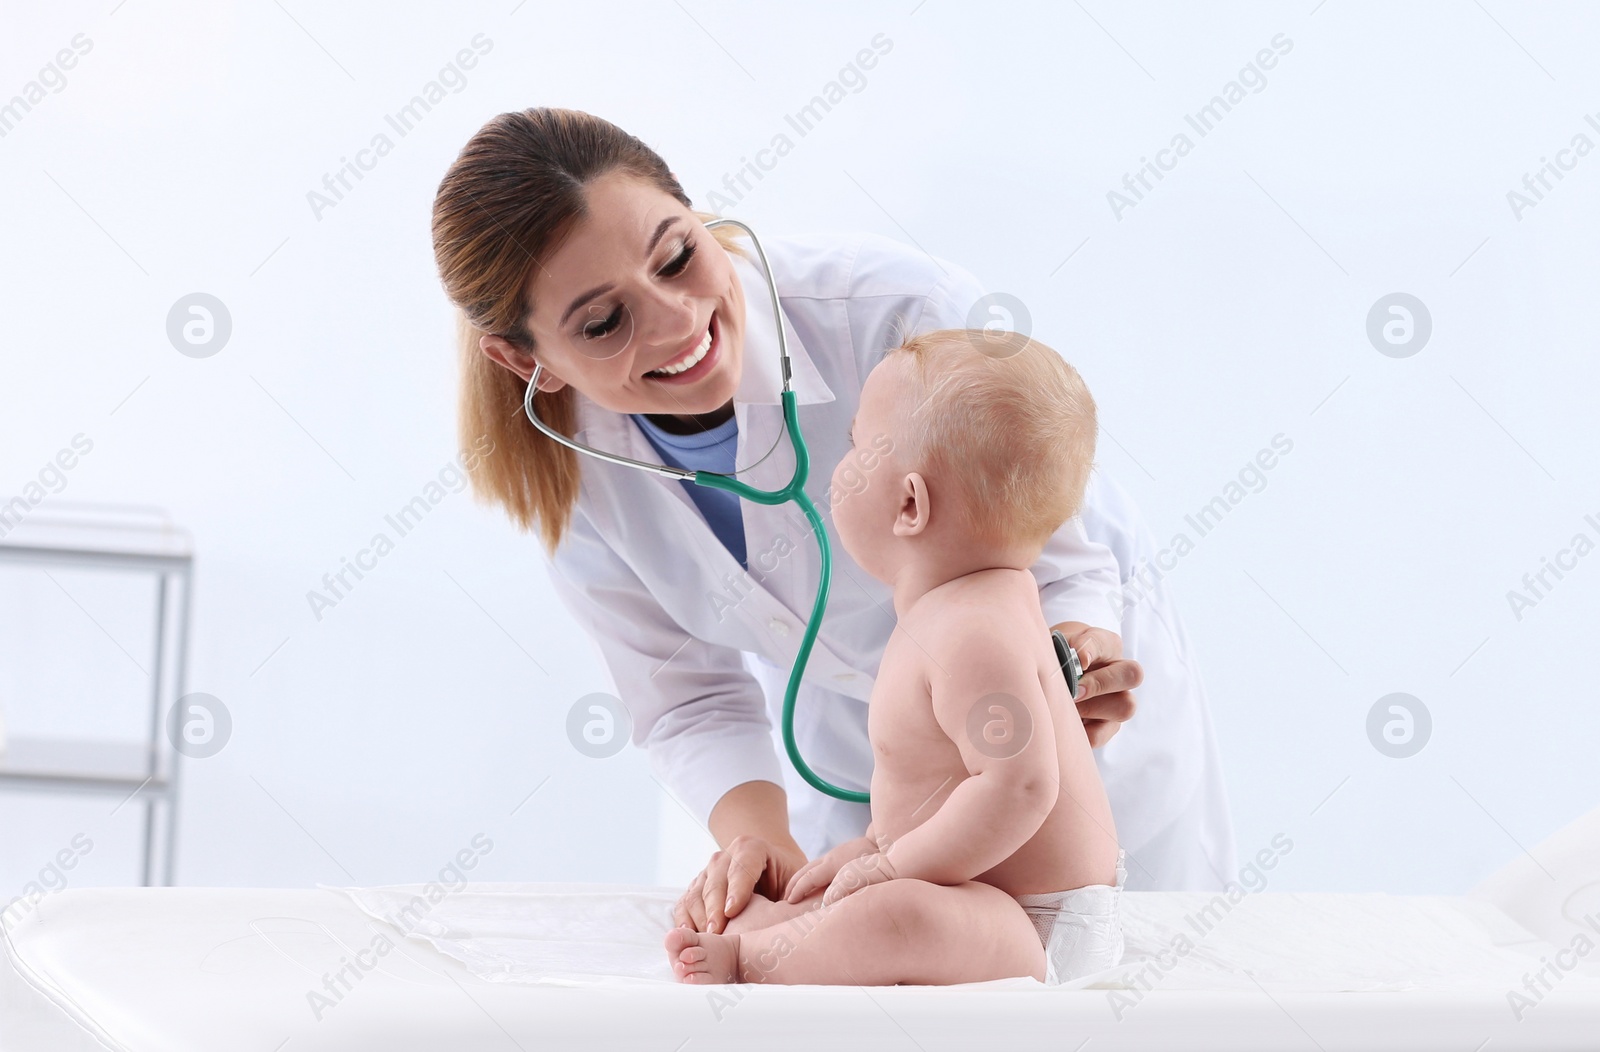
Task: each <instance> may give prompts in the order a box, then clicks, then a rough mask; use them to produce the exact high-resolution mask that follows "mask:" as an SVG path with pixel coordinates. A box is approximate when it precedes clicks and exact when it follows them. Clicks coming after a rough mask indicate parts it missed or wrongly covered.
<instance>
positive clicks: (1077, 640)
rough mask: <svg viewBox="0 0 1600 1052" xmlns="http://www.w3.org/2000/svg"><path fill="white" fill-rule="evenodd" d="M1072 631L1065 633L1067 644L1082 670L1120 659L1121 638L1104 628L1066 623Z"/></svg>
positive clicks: (1072, 622) (1073, 622)
mask: <svg viewBox="0 0 1600 1052" xmlns="http://www.w3.org/2000/svg"><path fill="white" fill-rule="evenodd" d="M1067 624H1068V625H1071V626H1072V627H1073V628H1074V631H1070V632H1066V633H1065V634H1066V637H1067V642H1068V643H1070V644H1072V649H1073V650H1076V651H1077V652H1078V661H1079V662H1080V663H1081V664H1082V665H1083V667H1084V668H1086V669H1089V668H1094V667H1095V666H1096V665H1099V664H1103V663H1105V662H1110V661H1119V660H1121V658H1122V637H1121V636H1119V635H1117V634H1116V633H1115V632H1109V631H1107V630H1106V629H1104V628H1090V627H1089V626H1088V625H1085V624H1082V623H1080V622H1076V621H1069V622H1067Z"/></svg>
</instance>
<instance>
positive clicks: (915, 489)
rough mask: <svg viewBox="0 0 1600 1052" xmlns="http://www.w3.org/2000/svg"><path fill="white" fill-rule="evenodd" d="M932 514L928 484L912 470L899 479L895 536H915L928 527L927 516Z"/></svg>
mask: <svg viewBox="0 0 1600 1052" xmlns="http://www.w3.org/2000/svg"><path fill="white" fill-rule="evenodd" d="M932 514H933V502H932V500H931V499H930V498H929V496H928V484H927V483H926V482H925V481H923V478H922V475H921V474H920V473H919V472H916V471H912V472H909V473H907V475H906V477H905V478H903V479H901V480H900V510H899V511H898V512H896V513H895V517H894V535H895V536H896V537H915V536H916V535H917V534H919V533H921V532H922V531H923V530H925V529H927V528H928V517H929V516H930V515H932Z"/></svg>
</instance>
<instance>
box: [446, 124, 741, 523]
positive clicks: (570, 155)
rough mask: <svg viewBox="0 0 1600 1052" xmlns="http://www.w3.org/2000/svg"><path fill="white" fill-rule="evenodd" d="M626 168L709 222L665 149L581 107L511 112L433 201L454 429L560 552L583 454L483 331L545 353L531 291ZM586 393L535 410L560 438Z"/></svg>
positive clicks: (497, 498) (545, 398) (494, 484)
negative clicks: (532, 324)
mask: <svg viewBox="0 0 1600 1052" xmlns="http://www.w3.org/2000/svg"><path fill="white" fill-rule="evenodd" d="M613 171H622V172H626V173H628V174H630V175H632V176H635V177H636V178H638V179H641V180H643V181H644V182H646V183H648V184H650V185H651V186H654V187H655V188H657V189H659V190H661V191H662V192H663V193H665V194H668V195H670V196H672V197H673V198H674V199H676V200H677V201H678V202H679V203H680V204H682V205H683V206H684V207H685V208H688V209H689V210H690V211H691V212H692V213H693V215H694V216H695V218H697V219H699V220H700V221H701V222H702V223H705V222H709V221H711V220H713V219H715V218H717V217H716V216H715V215H713V214H711V213H709V212H701V211H696V210H695V209H694V208H693V207H692V206H691V202H690V199H689V196H688V195H687V194H685V193H684V192H683V187H682V186H681V185H679V183H678V180H677V178H676V177H675V176H674V175H673V174H672V172H671V170H670V169H668V167H667V163H666V162H665V161H664V160H662V159H661V156H660V155H659V154H657V153H656V152H655V150H653V149H651V148H650V147H649V146H648V145H646V144H645V143H644V142H643V141H641V140H640V139H638V138H636V137H635V136H632V135H629V134H628V133H627V132H625V131H623V130H622V129H621V128H618V127H617V126H616V125H614V124H612V123H610V122H609V121H606V120H602V119H601V118H599V117H596V116H593V115H592V114H588V113H584V112H582V111H580V110H567V109H556V108H552V107H536V108H530V109H526V110H519V111H515V112H510V113H502V114H500V115H499V116H497V117H495V118H494V119H492V120H490V121H489V122H488V123H487V124H485V125H484V126H483V127H482V128H480V129H479V130H478V132H477V133H476V134H475V135H473V136H472V138H471V139H469V140H468V141H467V144H466V145H465V146H463V147H462V148H461V152H460V154H459V155H458V156H457V157H456V159H455V161H454V162H453V163H452V164H451V165H450V167H449V169H448V170H447V171H446V172H445V174H444V178H443V179H441V180H440V182H439V190H438V193H437V194H436V195H435V196H434V202H433V254H434V260H435V262H436V263H437V264H438V268H439V280H440V283H441V284H442V285H443V286H444V291H445V295H446V296H447V297H448V298H449V299H450V302H451V303H453V304H455V306H456V344H457V354H458V355H459V359H460V379H461V388H460V393H459V401H458V406H457V422H456V432H457V438H458V439H459V441H460V442H461V444H462V446H463V447H464V448H465V447H468V446H472V447H476V448H481V446H480V445H479V444H480V443H481V442H482V441H483V438H484V436H487V437H488V438H489V440H490V441H491V442H492V443H493V445H492V446H490V448H491V449H493V450H494V455H493V456H487V457H480V458H478V459H477V460H476V461H475V462H471V461H469V462H468V475H469V477H470V478H471V480H472V491H473V495H474V496H475V497H476V499H477V500H479V501H480V502H483V503H488V504H499V505H501V506H503V507H504V508H505V510H506V513H507V514H508V515H509V516H510V517H511V519H512V521H513V522H515V523H516V525H517V527H518V528H519V529H521V530H523V531H527V532H532V531H533V529H534V528H535V527H537V528H538V530H539V533H540V536H541V538H542V540H543V541H544V545H545V548H546V550H548V551H549V552H551V553H552V554H553V553H554V552H555V550H556V548H557V547H558V546H559V545H560V543H561V538H562V535H563V534H564V533H565V532H566V529H567V527H568V525H570V523H571V521H572V509H573V506H574V505H575V504H576V503H577V500H578V484H579V475H578V454H577V453H574V452H573V451H572V450H570V449H568V448H566V447H565V446H563V445H561V444H560V443H559V442H555V441H553V440H551V439H549V438H546V437H545V436H544V435H543V434H541V433H540V432H539V431H538V430H536V429H535V428H534V426H533V425H532V424H530V423H529V422H528V420H527V419H526V418H525V417H524V416H523V412H522V399H523V395H524V393H525V392H526V390H527V384H526V383H525V382H524V381H523V380H522V378H521V377H519V376H517V375H516V374H515V373H513V372H511V370H509V369H507V368H505V367H504V366H501V365H499V364H497V363H495V362H494V361H492V360H490V358H489V357H488V356H487V355H486V354H484V353H483V350H482V349H481V348H480V347H479V344H478V341H479V339H480V338H481V337H483V336H484V335H485V334H494V335H498V336H501V337H503V338H504V339H505V340H507V341H508V342H510V343H511V344H512V345H513V346H515V347H517V348H518V349H519V350H522V351H524V352H537V351H538V348H537V347H535V346H534V339H533V334H532V333H530V332H529V331H528V329H527V318H528V315H529V314H530V313H531V312H532V304H531V303H529V302H528V300H527V297H526V296H525V295H524V293H525V291H526V290H527V288H528V287H529V282H530V279H531V277H532V275H533V273H534V271H535V268H537V267H539V266H540V265H541V263H540V261H541V260H542V259H544V258H547V257H548V256H550V255H551V254H553V253H554V252H555V251H556V250H557V249H558V248H559V247H560V246H561V243H562V242H563V241H564V240H565V239H566V238H567V236H568V235H570V234H571V233H572V231H573V229H574V228H575V227H576V225H577V224H578V222H579V221H580V220H582V219H583V218H584V217H585V216H587V215H588V203H587V200H586V198H585V187H586V186H587V185H588V184H589V183H590V182H591V181H592V180H594V179H596V178H598V177H600V176H602V175H606V174H608V173H610V172H613ZM711 235H712V236H713V237H715V238H716V239H717V242H718V243H719V244H720V245H721V246H722V247H723V249H725V250H726V251H728V252H730V253H732V254H734V255H736V256H740V257H742V258H744V259H747V260H748V259H750V254H749V252H748V251H747V250H746V249H744V248H743V246H741V245H739V244H738V243H737V242H736V240H735V239H736V238H737V237H738V232H737V229H736V228H734V227H732V226H731V225H729V226H723V227H718V228H717V229H715V230H713V231H711ZM576 397H577V393H576V392H575V391H574V390H573V388H572V387H571V386H570V385H569V386H566V387H563V388H562V389H560V390H559V391H539V392H536V393H535V394H534V399H533V401H534V411H535V412H536V413H538V414H539V418H540V419H541V420H543V421H545V422H546V423H548V424H549V425H550V426H551V427H553V428H554V429H555V430H557V431H559V432H560V433H562V434H564V435H567V436H569V437H571V436H572V434H573V431H574V429H575V428H576V427H577V407H576V405H575V404H574V403H575V399H576Z"/></svg>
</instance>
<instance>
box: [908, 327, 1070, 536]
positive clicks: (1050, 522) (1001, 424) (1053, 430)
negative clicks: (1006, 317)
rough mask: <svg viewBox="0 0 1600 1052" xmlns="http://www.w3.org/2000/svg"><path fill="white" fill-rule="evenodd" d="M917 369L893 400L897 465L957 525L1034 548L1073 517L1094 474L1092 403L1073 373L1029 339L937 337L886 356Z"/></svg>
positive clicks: (982, 334)
mask: <svg viewBox="0 0 1600 1052" xmlns="http://www.w3.org/2000/svg"><path fill="white" fill-rule="evenodd" d="M895 355H906V356H908V357H910V358H911V360H913V361H914V362H916V364H917V372H916V375H917V378H918V380H919V384H918V386H917V388H916V389H915V390H911V391H908V392H906V393H905V394H904V395H903V397H902V400H901V403H900V407H901V409H902V410H903V412H902V413H901V421H902V422H903V424H904V427H905V435H904V440H905V442H906V444H907V447H908V448H907V449H906V450H905V454H904V455H905V457H906V460H907V462H908V463H909V464H911V465H914V466H915V470H921V471H924V472H925V473H927V474H928V475H929V476H931V477H932V479H933V480H934V481H933V484H934V485H935V486H936V487H937V489H936V491H935V492H936V493H952V492H953V493H955V494H958V498H957V500H956V502H955V504H956V506H957V507H958V508H959V514H960V515H961V516H962V520H963V525H964V527H965V528H967V529H968V530H970V531H971V532H972V533H973V534H975V535H976V536H978V537H980V538H982V539H984V540H985V541H987V542H991V543H1000V544H1005V543H1011V542H1018V541H1020V542H1028V543H1033V544H1037V545H1038V546H1039V547H1040V548H1041V549H1042V548H1043V547H1044V545H1045V543H1046V542H1047V541H1048V540H1049V539H1050V536H1051V534H1053V533H1055V532H1056V530H1058V529H1060V528H1061V524H1062V523H1064V522H1066V521H1067V520H1068V519H1070V518H1072V517H1073V516H1074V515H1076V514H1078V511H1079V509H1080V508H1081V506H1082V504H1083V493H1084V488H1085V487H1086V486H1087V485H1088V483H1089V471H1090V469H1091V468H1093V466H1094V448H1095V435H1096V429H1097V423H1096V419H1095V404H1094V398H1093V397H1091V396H1090V394H1089V388H1088V386H1087V385H1086V384H1085V383H1084V382H1083V378H1082V377H1081V376H1079V375H1078V372H1077V370H1076V369H1074V368H1073V367H1072V366H1070V365H1068V364H1067V363H1066V362H1065V361H1064V360H1063V359H1062V357H1061V356H1060V355H1059V354H1057V353H1056V352H1055V351H1053V350H1051V349H1050V348H1049V347H1046V346H1045V345H1044V344H1042V343H1040V342H1038V341H1037V340H1033V339H1030V338H1029V337H1027V336H1025V335H1023V334H1021V333H1015V332H1002V331H998V330H993V329H939V330H937V331H934V332H928V333H922V334H920V335H917V336H913V337H911V338H910V339H908V340H906V341H905V342H904V343H902V344H901V345H900V346H898V347H895V348H892V349H890V350H889V351H888V352H887V354H886V355H885V358H888V357H892V356H895Z"/></svg>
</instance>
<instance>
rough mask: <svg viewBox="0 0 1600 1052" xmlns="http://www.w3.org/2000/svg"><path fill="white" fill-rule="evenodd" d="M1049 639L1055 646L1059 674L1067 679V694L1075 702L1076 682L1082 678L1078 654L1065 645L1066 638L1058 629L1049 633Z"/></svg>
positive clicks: (1076, 693) (1081, 667)
mask: <svg viewBox="0 0 1600 1052" xmlns="http://www.w3.org/2000/svg"><path fill="white" fill-rule="evenodd" d="M1050 639H1051V640H1052V641H1053V642H1054V643H1055V645H1056V664H1058V665H1060V666H1061V674H1062V675H1063V676H1065V677H1066V678H1067V694H1068V696H1069V697H1071V698H1072V699H1073V700H1074V701H1076V700H1077V698H1078V681H1079V680H1080V679H1082V678H1083V666H1082V665H1081V664H1079V663H1078V652H1077V651H1076V650H1073V649H1072V647H1070V646H1068V645H1067V637H1066V636H1064V635H1062V634H1061V630H1060V629H1055V630H1053V631H1051V633H1050Z"/></svg>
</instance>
